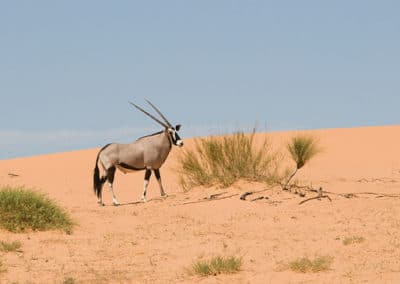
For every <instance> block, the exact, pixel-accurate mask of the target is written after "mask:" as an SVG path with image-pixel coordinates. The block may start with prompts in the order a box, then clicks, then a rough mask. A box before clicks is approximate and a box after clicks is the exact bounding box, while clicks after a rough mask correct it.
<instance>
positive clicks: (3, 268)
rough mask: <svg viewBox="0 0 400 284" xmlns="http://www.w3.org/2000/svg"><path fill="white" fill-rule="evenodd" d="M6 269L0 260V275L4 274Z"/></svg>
mask: <svg viewBox="0 0 400 284" xmlns="http://www.w3.org/2000/svg"><path fill="white" fill-rule="evenodd" d="M6 271H7V269H6V268H5V267H4V264H3V262H2V261H1V260H0V273H3V272H6Z"/></svg>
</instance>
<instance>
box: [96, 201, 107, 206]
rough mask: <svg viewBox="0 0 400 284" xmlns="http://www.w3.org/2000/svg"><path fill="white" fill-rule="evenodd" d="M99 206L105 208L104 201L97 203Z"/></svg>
mask: <svg viewBox="0 0 400 284" xmlns="http://www.w3.org/2000/svg"><path fill="white" fill-rule="evenodd" d="M97 204H98V205H99V206H105V204H104V203H103V202H102V201H97Z"/></svg>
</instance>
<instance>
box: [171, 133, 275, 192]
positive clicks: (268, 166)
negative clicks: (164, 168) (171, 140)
mask: <svg viewBox="0 0 400 284" xmlns="http://www.w3.org/2000/svg"><path fill="white" fill-rule="evenodd" d="M254 137H255V131H253V132H252V133H251V134H249V135H246V134H244V133H243V132H236V133H234V134H232V135H227V136H224V137H209V138H200V139H198V140H197V141H196V147H195V149H194V150H188V151H185V152H183V154H182V155H181V157H180V159H179V160H180V169H179V170H180V173H181V185H182V186H183V188H184V189H186V190H187V189H190V188H192V187H195V186H206V187H209V186H213V185H217V186H220V187H229V186H230V185H232V184H233V183H234V182H236V181H238V180H240V179H244V180H248V181H260V182H268V181H270V182H271V181H275V180H274V178H275V174H276V172H277V170H276V155H275V154H273V153H272V151H271V147H270V146H269V143H268V141H267V139H265V140H264V141H263V143H262V144H261V146H260V147H256V145H255V141H254Z"/></svg>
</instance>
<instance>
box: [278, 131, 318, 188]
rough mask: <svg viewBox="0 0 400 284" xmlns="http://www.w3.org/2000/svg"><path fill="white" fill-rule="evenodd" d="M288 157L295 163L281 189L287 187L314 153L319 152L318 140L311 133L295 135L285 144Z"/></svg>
mask: <svg viewBox="0 0 400 284" xmlns="http://www.w3.org/2000/svg"><path fill="white" fill-rule="evenodd" d="M287 150H288V151H289V153H290V157H291V158H292V160H293V161H294V162H295V163H296V169H295V170H294V172H293V173H292V174H291V175H290V176H289V178H288V179H287V181H286V183H285V185H284V186H283V189H288V185H289V183H290V181H291V180H292V179H293V177H294V176H295V175H296V173H297V172H298V170H299V169H301V168H302V167H304V165H305V164H306V163H307V162H309V161H310V160H311V159H312V158H313V157H314V156H315V155H317V154H318V153H320V152H321V149H320V147H319V145H318V140H317V139H316V138H315V137H314V136H311V135H297V136H295V137H293V138H292V139H291V140H290V141H289V143H288V144H287Z"/></svg>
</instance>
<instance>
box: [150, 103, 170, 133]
mask: <svg viewBox="0 0 400 284" xmlns="http://www.w3.org/2000/svg"><path fill="white" fill-rule="evenodd" d="M146 102H147V103H148V104H149V105H150V106H151V107H152V108H154V110H155V111H156V112H157V113H158V114H159V115H160V116H161V117H162V119H164V121H165V123H166V124H168V126H169V127H172V124H171V123H170V122H169V121H168V119H166V118H165V116H164V115H163V114H162V113H161V111H160V110H159V109H158V108H156V106H155V105H153V104H152V103H151V102H150V101H149V100H146Z"/></svg>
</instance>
